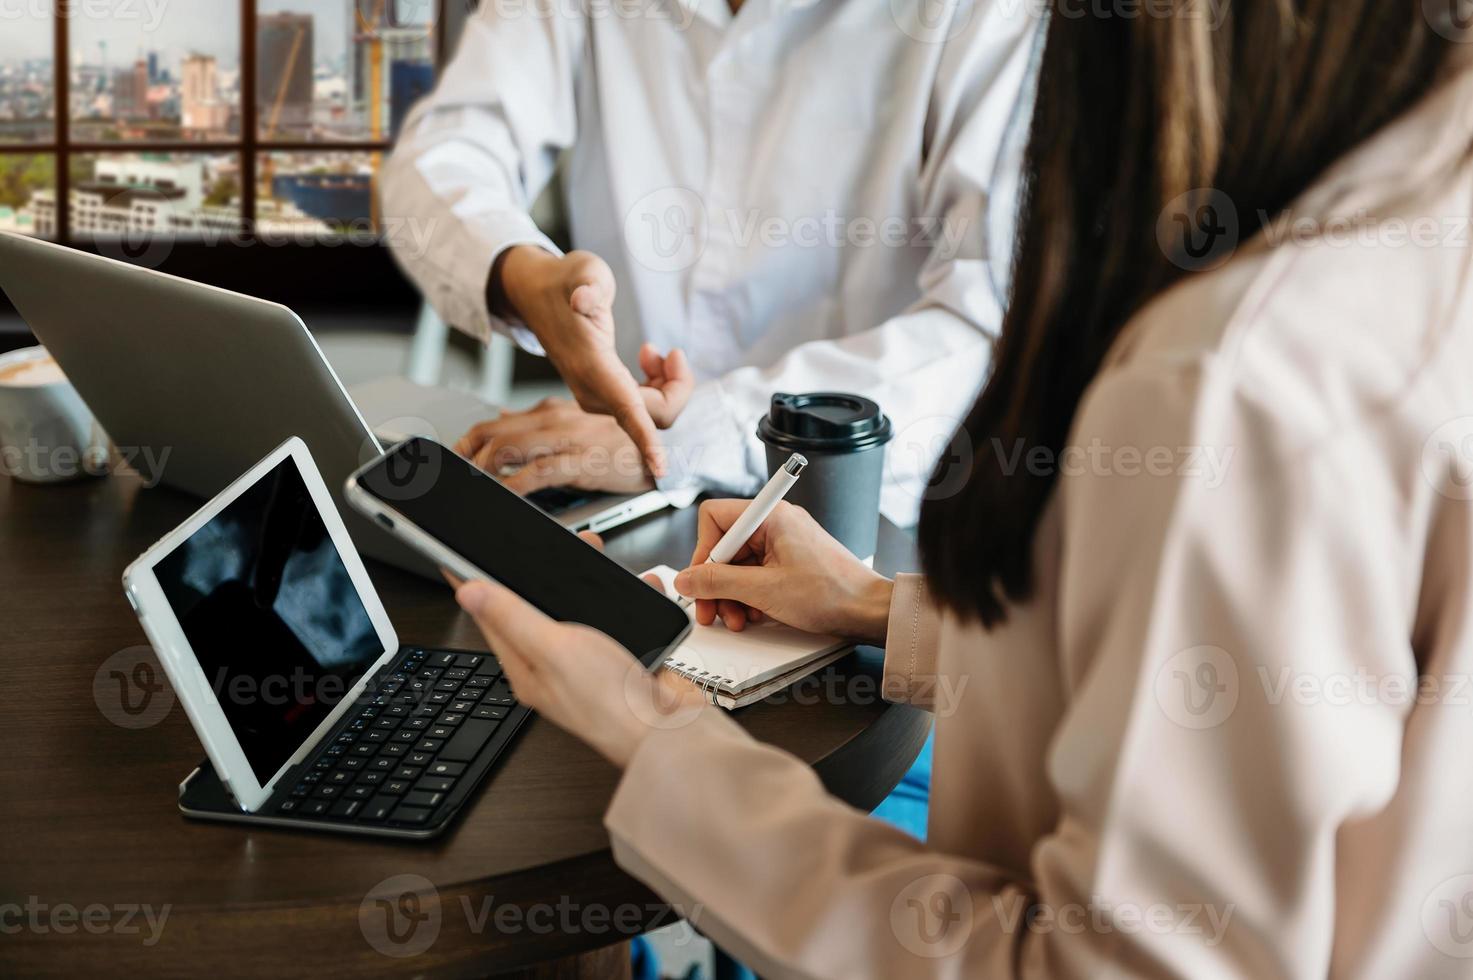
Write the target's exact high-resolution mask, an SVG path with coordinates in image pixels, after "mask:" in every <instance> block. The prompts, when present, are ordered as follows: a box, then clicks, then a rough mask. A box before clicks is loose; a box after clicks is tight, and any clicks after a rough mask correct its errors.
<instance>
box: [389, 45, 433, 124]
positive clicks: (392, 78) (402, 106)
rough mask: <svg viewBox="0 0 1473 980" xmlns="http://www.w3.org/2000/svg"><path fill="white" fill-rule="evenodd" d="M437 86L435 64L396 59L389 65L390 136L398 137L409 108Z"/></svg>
mask: <svg viewBox="0 0 1473 980" xmlns="http://www.w3.org/2000/svg"><path fill="white" fill-rule="evenodd" d="M434 88H435V66H434V65H432V64H430V63H429V62H424V63H420V62H415V61H396V62H394V63H393V64H392V65H390V66H389V138H390V139H398V138H399V130H400V128H401V127H403V125H404V119H405V117H406V116H408V115H409V110H410V109H412V108H414V104H415V103H416V102H418V101H419V100H420V99H422V98H424V97H425V96H427V95H429V94H430V92H431V91H433V90H434Z"/></svg>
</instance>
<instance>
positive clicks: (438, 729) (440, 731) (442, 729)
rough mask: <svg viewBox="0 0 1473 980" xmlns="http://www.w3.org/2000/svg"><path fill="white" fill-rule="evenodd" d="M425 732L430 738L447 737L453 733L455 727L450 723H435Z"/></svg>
mask: <svg viewBox="0 0 1473 980" xmlns="http://www.w3.org/2000/svg"><path fill="white" fill-rule="evenodd" d="M425 734H426V735H428V736H429V737H430V738H449V737H450V736H451V735H454V734H455V729H454V727H452V726H450V725H436V726H435V727H434V728H431V729H430V730H429V731H427V732H425Z"/></svg>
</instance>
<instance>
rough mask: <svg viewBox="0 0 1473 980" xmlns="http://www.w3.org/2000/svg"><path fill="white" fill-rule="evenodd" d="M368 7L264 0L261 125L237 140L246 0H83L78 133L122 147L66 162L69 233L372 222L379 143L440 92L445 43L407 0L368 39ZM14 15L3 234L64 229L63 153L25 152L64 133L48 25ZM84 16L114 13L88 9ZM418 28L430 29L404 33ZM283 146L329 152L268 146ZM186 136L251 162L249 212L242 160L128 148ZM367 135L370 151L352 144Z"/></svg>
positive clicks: (423, 9) (334, 1)
mask: <svg viewBox="0 0 1473 980" xmlns="http://www.w3.org/2000/svg"><path fill="white" fill-rule="evenodd" d="M356 2H358V0H255V8H256V10H255V25H256V26H255V52H256V83H255V92H254V102H255V110H256V116H257V121H258V124H257V132H256V133H250V134H247V133H243V132H242V121H243V119H244V115H243V110H244V104H245V97H246V95H247V93H243V92H242V91H241V81H242V73H241V66H240V58H241V50H242V45H241V43H240V37H239V34H240V31H239V27H240V12H241V7H240V2H239V0H193V2H191V3H189V4H178V3H171V2H167V0H152V5H150V2H149V0H94V2H93V3H92V4H90V5H89V4H88V3H86V2H85V0H84V2H83V3H79V4H78V6H76V7H74V8H73V10H74V13H73V15H72V16H71V17H70V18H69V29H70V43H69V45H68V47H69V50H70V63H69V65H68V66H67V78H68V88H69V92H70V98H69V99H68V102H69V105H68V106H67V107H66V113H65V115H66V119H67V125H68V127H69V131H70V137H71V140H72V141H73V142H82V143H98V144H112V143H116V144H117V145H118V150H119V152H118V153H111V152H109V153H105V154H97V153H88V154H81V153H77V154H74V155H72V156H71V157H70V163H69V164H68V167H67V174H68V178H69V183H70V185H71V188H72V189H71V194H70V200H69V211H68V214H67V216H66V217H69V218H70V221H69V222H67V224H69V225H70V230H71V233H72V235H73V236H74V237H83V238H85V237H89V236H96V235H105V234H112V233H115V232H116V233H119V234H122V233H126V232H136V231H144V232H148V231H160V230H163V229H165V228H167V229H169V230H170V231H171V232H172V233H176V234H189V233H191V232H196V231H200V230H202V229H203V228H205V227H206V226H209V227H211V228H213V229H216V230H219V229H221V228H224V227H226V226H228V225H230V224H234V225H235V226H237V227H243V226H254V225H255V224H257V223H259V222H263V221H269V222H271V223H272V225H273V226H274V227H276V228H278V229H279V228H281V227H283V226H287V227H290V226H294V225H295V226H300V227H301V228H302V230H303V231H305V232H309V233H315V232H318V231H323V230H331V229H334V228H340V227H344V226H348V225H351V224H355V223H359V222H368V221H370V220H371V218H372V213H373V204H372V201H373V181H374V178H375V176H376V173H375V169H376V164H377V162H378V151H377V150H376V149H375V147H378V146H382V145H383V144H384V143H386V142H387V141H388V140H389V139H390V138H391V136H392V132H393V130H394V128H395V127H396V126H397V124H398V123H399V122H400V121H401V120H402V118H403V116H404V114H405V113H406V112H407V110H408V108H409V106H410V105H411V104H412V103H413V101H414V100H415V99H417V98H418V97H420V96H421V95H423V94H425V93H426V92H427V91H428V90H429V88H430V87H431V85H432V84H433V63H434V51H433V40H432V31H431V30H430V29H429V23H430V22H429V20H428V16H427V15H428V12H429V9H430V8H429V5H428V3H427V2H426V0H400V2H399V7H398V18H397V20H396V21H395V22H394V23H395V24H396V25H400V26H387V25H383V26H379V27H377V28H374V29H370V30H366V31H364V30H360V29H359V23H358V18H357V17H356V16H355V12H354V6H355V3H356ZM362 2H363V5H364V8H365V9H369V8H371V6H372V5H371V4H370V3H368V0H362ZM35 6H36V5H35V3H34V0H33V2H32V3H30V4H24V5H21V6H20V7H17V8H15V9H20V10H21V11H22V13H25V11H28V10H32V8H33V7H35ZM7 9H9V8H4V9H0V35H3V36H0V229H9V230H19V231H22V232H25V233H30V234H38V235H43V236H47V237H53V236H55V235H57V234H58V233H59V231H60V228H61V225H60V224H59V223H58V215H57V212H56V208H55V200H54V198H55V194H54V191H55V184H56V161H55V159H54V157H53V156H52V155H51V154H49V153H28V152H27V145H28V144H32V145H34V144H43V143H49V142H51V141H52V140H53V137H54V129H55V122H54V120H53V115H54V112H55V106H54V101H55V96H54V93H55V66H53V65H52V57H51V52H52V47H53V42H52V24H51V18H50V17H36V16H34V13H33V12H32V13H31V14H27V15H25V16H21V17H19V18H17V17H15V16H14V15H13V11H12V12H11V13H10V14H9V15H7V13H6V10H7ZM88 10H90V11H94V12H95V11H109V12H110V13H111V16H107V17H104V16H87V15H85V14H84V13H82V12H83V11H88ZM413 24H421V25H422V26H419V27H414V26H408V27H406V26H402V25H413ZM375 81H376V82H377V87H376V88H375ZM273 140H275V141H282V140H285V141H290V142H311V143H322V144H324V145H323V148H322V150H321V151H320V152H301V151H296V152H290V153H287V152H270V151H269V144H270V142H271V141H273ZM375 141H377V142H375ZM190 142H199V143H207V144H210V145H211V146H218V145H222V144H236V145H238V146H239V147H240V149H241V150H242V151H244V152H247V153H251V154H252V169H253V171H254V174H255V184H254V185H253V187H254V193H253V194H252V195H249V197H250V199H251V200H252V201H253V202H254V205H255V213H254V214H250V215H247V214H244V213H243V210H244V200H243V199H244V198H246V197H247V195H245V194H244V193H243V190H244V188H242V186H241V179H242V175H243V172H244V168H243V167H242V162H241V161H242V158H241V157H240V156H239V155H238V154H231V153H221V152H220V151H218V150H213V149H212V150H211V151H210V152H209V153H208V154H193V153H188V152H181V151H169V152H159V151H154V152H149V153H141V152H130V151H129V145H130V144H134V145H146V144H158V145H159V147H160V148H162V146H166V145H170V144H179V143H190ZM357 144H368V145H367V146H366V147H365V148H364V149H363V150H361V151H355V150H354V149H353V147H354V146H355V145H357ZM253 146H260V147H261V149H260V150H259V151H255V152H253V151H252V147H253ZM181 188H188V191H187V192H184V193H181Z"/></svg>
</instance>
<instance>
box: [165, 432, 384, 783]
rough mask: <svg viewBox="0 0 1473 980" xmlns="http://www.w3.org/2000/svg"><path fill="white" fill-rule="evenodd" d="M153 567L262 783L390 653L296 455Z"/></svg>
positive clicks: (278, 768) (272, 775) (271, 775)
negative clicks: (304, 477) (316, 501)
mask: <svg viewBox="0 0 1473 980" xmlns="http://www.w3.org/2000/svg"><path fill="white" fill-rule="evenodd" d="M154 576H155V577H156V578H157V579H158V582H159V585H160V586H161V587H162V589H163V592H164V596H165V598H167V599H168V601H169V605H170V606H171V607H172V608H173V610H174V615H175V616H176V617H177V618H178V620H179V624H180V626H181V627H183V630H184V635H185V637H186V638H187V639H188V640H189V645H190V646H191V647H192V648H193V650H194V655H195V657H196V658H197V659H198V660H199V665H200V668H201V669H202V670H203V671H204V674H205V678H206V680H207V681H208V682H209V684H210V686H211V688H213V690H214V692H215V697H216V699H217V700H218V701H219V702H220V706H221V708H222V709H223V711H224V713H225V718H226V720H227V721H228V722H229V724H230V727H231V728H232V729H233V730H234V732H235V737H236V738H237V739H238V740H239V742H240V746H241V748H242V749H243V750H244V752H245V756H246V759H247V760H248V761H249V762H250V764H251V769H252V770H253V771H254V772H255V774H256V778H257V779H258V780H259V781H260V783H261V785H263V786H264V785H266V784H267V783H269V782H270V781H271V779H272V778H273V777H274V776H275V775H276V773H277V771H278V770H280V768H281V767H282V765H283V764H284V763H285V762H286V761H287V760H288V759H290V758H291V757H292V754H293V753H295V752H296V750H297V749H298V748H299V747H300V746H301V744H302V742H303V741H305V740H306V738H307V736H309V735H310V734H311V733H312V732H313V731H314V730H315V729H316V728H317V726H318V725H319V724H321V723H322V720H323V719H324V718H326V717H327V716H328V714H330V713H331V711H332V709H333V706H334V705H336V704H337V703H338V702H339V701H341V700H342V698H343V696H344V695H345V694H346V693H347V692H348V690H350V689H351V688H352V686H353V684H354V683H355V682H356V681H357V680H358V678H359V677H360V676H362V674H363V671H364V670H365V669H367V668H368V666H369V665H371V664H372V663H373V662H374V661H375V660H377V659H378V657H379V656H380V655H381V654H382V653H383V652H384V651H383V646H382V643H381V642H380V640H379V637H378V634H377V633H376V632H375V630H374V627H373V621H372V620H371V619H370V617H369V614H368V610H367V609H365V608H364V605H363V601H362V600H361V599H360V598H359V597H358V590H357V589H355V588H354V587H353V580H352V579H351V578H350V577H349V575H348V570H347V568H345V567H344V565H343V560H342V558H341V556H339V554H338V550H337V547H336V546H335V545H334V544H333V541H332V537H331V535H329V533H328V530H327V526H326V525H325V524H324V523H323V521H322V515H321V514H320V513H318V510H317V505H316V504H315V503H313V501H312V495H311V493H310V492H309V491H308V489H307V485H306V483H305V482H303V480H302V474H301V472H300V471H299V470H298V469H297V466H296V463H295V462H294V461H293V460H292V459H291V458H287V459H285V460H283V461H282V462H281V463H280V464H279V465H277V467H276V468H275V469H273V470H271V471H270V472H269V473H267V474H265V475H264V476H263V477H262V478H261V479H260V480H259V481H257V482H256V483H255V485H254V486H252V487H250V488H249V489H248V490H246V491H245V492H244V493H243V494H241V495H240V496H239V497H238V498H236V499H235V500H234V501H232V502H231V503H230V504H229V505H227V506H226V507H225V509H224V510H222V511H221V512H220V513H219V514H217V515H215V517H214V518H212V519H211V520H210V522H209V523H207V524H205V525H204V526H203V527H201V528H200V529H199V530H198V531H196V532H195V533H194V534H192V535H191V536H190V537H189V539H188V540H187V541H185V542H184V544H182V545H181V546H179V547H178V548H176V549H175V550H174V551H171V552H170V553H169V554H168V555H166V556H164V557H163V558H162V559H160V560H159V561H158V562H157V563H156V564H155V565H154Z"/></svg>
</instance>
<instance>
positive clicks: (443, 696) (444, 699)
mask: <svg viewBox="0 0 1473 980" xmlns="http://www.w3.org/2000/svg"><path fill="white" fill-rule="evenodd" d="M450 701H451V697H450V694H449V692H447V691H436V692H435V693H434V694H431V695H430V696H429V697H427V698H425V704H426V705H432V704H439V705H444V704H449V703H450Z"/></svg>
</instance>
